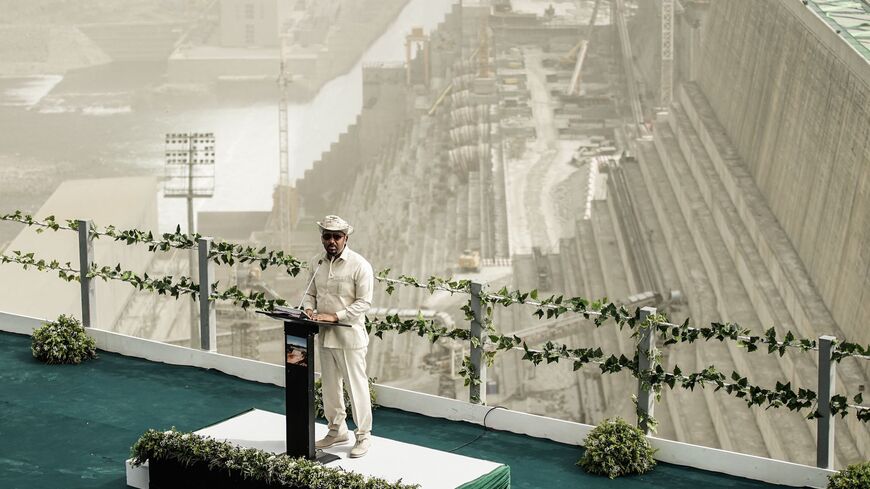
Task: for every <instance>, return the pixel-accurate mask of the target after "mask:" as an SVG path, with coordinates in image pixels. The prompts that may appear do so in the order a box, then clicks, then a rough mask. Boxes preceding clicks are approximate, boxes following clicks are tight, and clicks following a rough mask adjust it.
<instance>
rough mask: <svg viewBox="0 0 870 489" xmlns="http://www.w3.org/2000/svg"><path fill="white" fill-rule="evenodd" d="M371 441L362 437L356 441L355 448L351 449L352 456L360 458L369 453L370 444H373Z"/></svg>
mask: <svg viewBox="0 0 870 489" xmlns="http://www.w3.org/2000/svg"><path fill="white" fill-rule="evenodd" d="M371 444H372V443H371V441H370V439H369V438H361V439H359V440H357V441H356V444H355V445H354V446H353V448H351V449H350V458H359V457H362V456H363V455H365V454H366V453H368V451H369V446H371Z"/></svg>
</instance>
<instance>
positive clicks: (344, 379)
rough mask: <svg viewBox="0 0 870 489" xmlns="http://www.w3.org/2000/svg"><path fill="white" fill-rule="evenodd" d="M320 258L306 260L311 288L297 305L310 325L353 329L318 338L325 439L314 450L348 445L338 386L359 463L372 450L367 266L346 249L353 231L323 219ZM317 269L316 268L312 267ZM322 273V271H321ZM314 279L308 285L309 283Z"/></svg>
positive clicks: (370, 280) (325, 330)
mask: <svg viewBox="0 0 870 489" xmlns="http://www.w3.org/2000/svg"><path fill="white" fill-rule="evenodd" d="M317 225H318V226H319V227H320V239H321V242H322V243H323V249H324V251H325V252H324V253H319V254H318V255H317V256H315V257H314V258H313V259H312V260H311V262H310V263H311V264H312V265H309V267H315V268H314V269H311V268H309V276H308V280H309V281H310V282H311V286H310V287H309V289H308V292H307V293H306V295H305V298H304V299H303V302H302V307H303V308H304V309H305V313H306V314H307V315H308V317H310V318H312V319H314V320H315V321H325V322H338V323H343V324H349V325H351V326H352V327H350V328H345V327H329V326H326V327H322V328H320V334H318V335H317V346H318V347H319V349H320V352H321V353H320V370H321V372H320V379H321V382H322V384H323V412H324V414H325V416H326V420H327V422H328V424H329V433H328V434H327V435H326V437H324V438H323V439H321V440H317V442H316V443H315V444H314V446H315V448H327V447H330V446H333V445H335V444H337V443H342V442H345V441H347V440H349V439H350V434H349V433H348V429H347V424H345V418H346V417H347V414H346V408H345V405H344V395H343V392H342V384H344V385H346V386H347V390H348V393H349V394H350V406H351V413H352V414H353V420H354V422H355V423H356V426H357V428H356V444H354V446H353V448H352V449H351V451H350V456H351V457H353V458H356V457H362V456H363V455H365V454H366V453H367V452H368V449H369V446H370V445H371V431H372V401H371V396H370V394H369V382H368V375H367V374H366V351H367V350H368V343H369V337H368V334H366V329H365V313H366V311H368V310H369V308H370V307H371V305H372V289H373V288H374V272H373V271H372V266H371V264H370V263H369V262H368V261H367V260H366V259H365V258H363V257H362V256H361V255H360V254H359V253H356V252H354V251H353V250H351V249H350V248H348V247H347V239H348V236H350V235H351V234H352V233H353V227H352V226H351V225H350V224H348V223H347V222H346V221H345V220H344V219H342V218H340V217H338V216H326V217H325V218H324V219H323V221H320V222H318V223H317ZM314 264H316V265H314ZM321 268H322V270H321ZM312 279H313V281H312Z"/></svg>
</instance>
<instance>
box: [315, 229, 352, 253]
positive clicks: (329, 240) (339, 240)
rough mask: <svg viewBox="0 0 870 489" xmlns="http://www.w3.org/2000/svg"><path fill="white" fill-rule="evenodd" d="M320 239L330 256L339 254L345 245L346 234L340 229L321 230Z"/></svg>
mask: <svg viewBox="0 0 870 489" xmlns="http://www.w3.org/2000/svg"><path fill="white" fill-rule="evenodd" d="M320 240H321V241H322V242H323V249H324V250H326V254H327V255H329V256H330V257H335V256H338V255H340V254H341V252H342V251H344V247H345V245H347V235H346V234H344V233H343V232H341V231H323V233H321V234H320Z"/></svg>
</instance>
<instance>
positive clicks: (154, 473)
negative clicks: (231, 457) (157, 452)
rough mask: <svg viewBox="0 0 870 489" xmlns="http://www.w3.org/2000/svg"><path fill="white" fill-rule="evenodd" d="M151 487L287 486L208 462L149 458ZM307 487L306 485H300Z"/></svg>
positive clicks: (269, 488)
mask: <svg viewBox="0 0 870 489" xmlns="http://www.w3.org/2000/svg"><path fill="white" fill-rule="evenodd" d="M148 465H149V478H150V483H149V487H150V488H151V489H190V488H192V487H208V488H210V489H280V488H286V487H287V486H283V485H281V484H278V483H274V484H267V483H265V482H262V481H255V480H251V479H245V478H243V477H242V475H241V474H240V473H239V471H238V470H233V471H231V472H230V473H227V471H226V470H211V469H209V467H208V464H205V463H201V462H200V463H195V464H193V465H191V466H189V467H185V466H183V465H182V464H180V463H178V462H176V461H173V460H149V461H148ZM300 487H306V486H300Z"/></svg>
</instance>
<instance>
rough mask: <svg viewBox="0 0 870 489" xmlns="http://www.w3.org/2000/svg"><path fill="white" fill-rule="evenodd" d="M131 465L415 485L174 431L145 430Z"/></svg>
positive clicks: (397, 487)
mask: <svg viewBox="0 0 870 489" xmlns="http://www.w3.org/2000/svg"><path fill="white" fill-rule="evenodd" d="M131 457H132V459H133V460H132V464H133V466H134V467H138V466H140V465H142V464H143V463H145V461H147V460H164V461H174V462H177V463H179V464H181V465H184V466H190V465H193V464H197V463H201V464H205V465H208V467H209V469H210V470H214V471H225V472H230V473H236V474H241V475H242V477H244V478H245V479H249V480H255V481H262V482H263V483H265V484H279V485H281V486H284V487H300V486H306V487H311V488H312V489H314V488H318V489H327V488H336V489H338V488H345V487H354V488H359V489H412V488H416V487H419V486H417V485H409V484H402V481H401V479H400V480H399V481H397V482H389V481H386V480H384V479H379V478H375V477H366V476H363V475H361V474H357V473H355V472H348V471H345V470H342V469H337V468H332V467H327V466H324V465H321V464H319V463H317V462H314V461H310V460H307V459H305V458H291V457H288V456H286V455H274V454H271V453H268V452H264V451H263V450H258V449H255V448H240V447H237V446H235V445H232V444H230V443H227V442H223V441H218V440H215V439H212V438H206V437H203V436H199V435H197V434H194V433H181V432H179V431H176V430H175V429H174V428H173V429H171V430H168V431H164V432H160V431H155V430H148V431H146V432H145V433H144V434H143V435H142V436H141V437H140V438H139V440H137V441H136V443H135V444H134V445H133V447H132V450H131Z"/></svg>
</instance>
